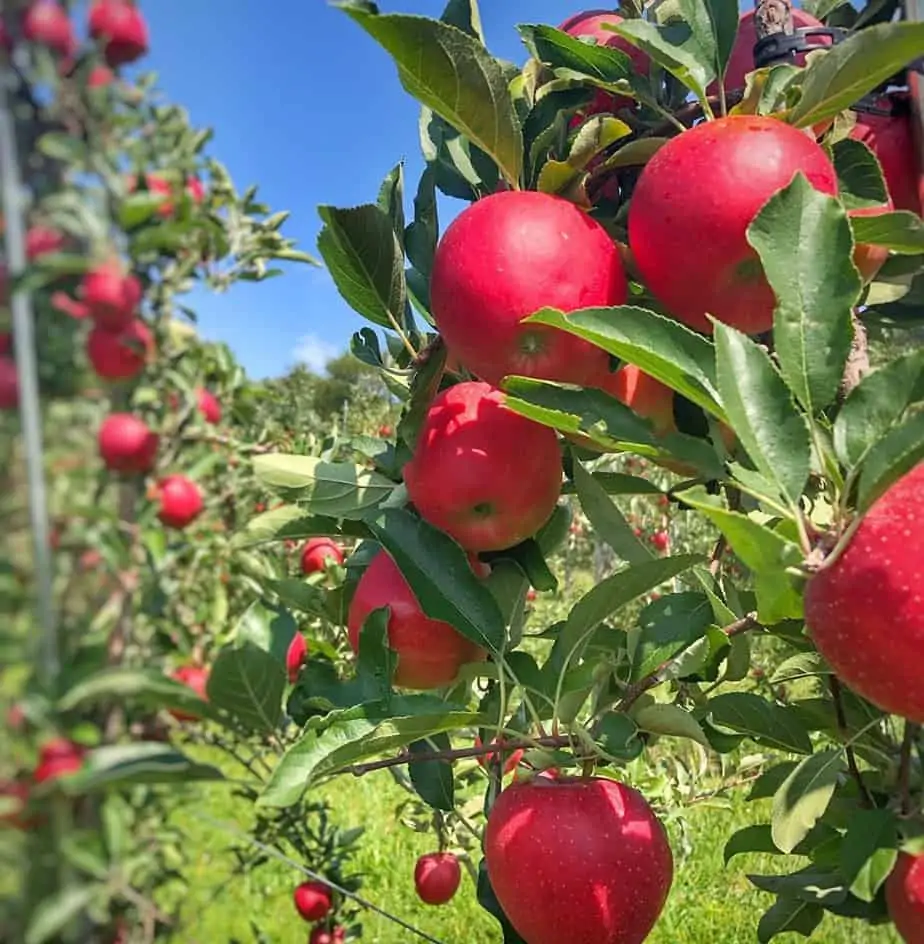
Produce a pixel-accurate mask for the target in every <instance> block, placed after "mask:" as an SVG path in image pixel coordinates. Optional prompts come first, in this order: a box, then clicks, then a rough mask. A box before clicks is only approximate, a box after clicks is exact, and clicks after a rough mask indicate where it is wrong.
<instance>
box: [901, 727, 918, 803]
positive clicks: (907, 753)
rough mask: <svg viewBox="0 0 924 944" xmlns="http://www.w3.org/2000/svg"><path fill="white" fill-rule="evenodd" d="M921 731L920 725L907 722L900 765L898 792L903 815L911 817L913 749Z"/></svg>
mask: <svg viewBox="0 0 924 944" xmlns="http://www.w3.org/2000/svg"><path fill="white" fill-rule="evenodd" d="M920 730H921V726H920V725H919V724H915V723H914V722H913V721H906V722H905V736H904V737H903V738H902V749H901V754H900V756H899V764H898V792H899V797H900V798H901V813H902V815H903V816H910V815H911V814H912V812H913V811H914V806H913V804H912V802H911V748H912V747H913V746H914V742H915V740H916V739H917V736H918V733H919V732H920Z"/></svg>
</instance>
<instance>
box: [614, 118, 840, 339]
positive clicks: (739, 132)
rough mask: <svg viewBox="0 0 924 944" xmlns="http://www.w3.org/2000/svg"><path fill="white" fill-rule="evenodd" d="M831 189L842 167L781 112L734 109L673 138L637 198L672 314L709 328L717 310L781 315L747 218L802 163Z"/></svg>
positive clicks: (723, 314) (738, 320) (759, 322)
mask: <svg viewBox="0 0 924 944" xmlns="http://www.w3.org/2000/svg"><path fill="white" fill-rule="evenodd" d="M800 172H801V173H802V174H803V175H804V176H805V177H806V179H807V180H808V182H809V184H810V185H811V186H812V187H814V188H815V189H816V190H818V191H820V192H821V193H824V194H829V195H835V194H836V193H837V174H836V173H835V170H834V166H833V165H832V164H831V161H830V159H829V157H828V155H827V154H826V153H825V151H824V150H823V149H822V148H821V147H819V145H818V144H817V143H816V142H815V141H814V140H813V139H812V138H810V137H809V136H808V135H806V134H804V133H803V132H802V131H800V130H799V129H797V128H794V127H792V125H788V124H786V123H785V122H783V121H780V120H779V119H777V118H770V117H763V116H759V115H732V116H729V117H727V118H719V119H717V120H716V121H706V122H703V123H702V124H699V125H696V126H695V127H693V128H691V129H690V130H689V131H684V132H683V133H682V134H678V135H677V136H676V137H674V138H671V139H670V140H669V141H668V142H667V144H665V145H664V146H663V147H662V148H661V149H660V150H659V151H658V152H657V154H655V156H654V157H653V158H652V159H651V160H650V161H649V162H648V163H647V164H646V165H645V169H644V170H643V171H642V173H641V176H640V177H639V180H638V184H637V185H636V188H635V191H634V192H633V195H632V202H631V204H630V205H629V216H628V229H629V246H630V248H631V250H632V254H633V257H634V259H635V264H636V267H637V269H638V271H639V273H640V275H641V277H642V281H643V282H644V283H645V285H646V286H647V287H648V289H649V290H650V291H651V292H652V293H653V294H654V295H655V296H656V297H657V298H658V299H659V300H660V301H661V303H662V304H663V305H664V306H665V307H666V308H667V309H668V311H670V313H671V314H672V315H674V316H675V317H676V318H678V319H679V320H680V321H682V322H684V323H686V324H687V325H689V326H690V327H691V328H694V329H696V330H697V331H702V332H706V333H709V334H711V333H712V330H713V328H712V323H711V322H710V321H709V319H708V318H707V317H706V314H707V313H709V314H711V315H713V316H714V317H715V318H716V319H717V320H718V321H722V322H724V323H725V324H728V325H731V326H733V327H735V328H738V329H739V330H740V331H744V332H745V333H747V334H757V333H760V332H763V331H767V330H768V329H769V328H771V327H772V325H773V309H774V307H775V298H774V294H773V290H772V289H771V288H770V284H769V283H768V282H767V278H766V276H765V275H764V272H763V268H762V267H761V265H760V259H759V257H758V255H757V252H756V251H755V250H754V249H753V247H752V246H751V245H750V243H748V241H747V228H748V226H749V225H750V224H751V222H752V221H753V219H754V217H755V216H757V214H758V212H759V211H760V210H761V208H762V207H763V206H764V204H765V203H766V202H767V200H769V199H770V197H772V196H773V195H774V194H775V193H776V192H777V191H778V190H779V189H780V188H782V187H785V186H787V185H788V184H789V183H790V182H791V181H792V179H793V177H794V176H795V175H796V174H797V173H800Z"/></svg>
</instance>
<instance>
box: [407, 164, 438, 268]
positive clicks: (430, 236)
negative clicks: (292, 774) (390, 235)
mask: <svg viewBox="0 0 924 944" xmlns="http://www.w3.org/2000/svg"><path fill="white" fill-rule="evenodd" d="M439 231H440V225H439V216H438V212H437V206H436V172H435V171H434V169H433V166H432V165H431V164H428V165H427V166H426V168H425V169H424V172H423V174H421V176H420V183H418V185H417V195H416V196H415V197H414V219H413V221H412V222H411V223H410V224H408V227H407V229H406V230H405V231H404V244H405V248H406V249H407V257H408V259H409V260H410V261H411V264H412V265H413V266H414V268H415V269H417V271H418V272H420V273H421V274H422V275H423V276H425V277H426V278H427V279H429V277H430V273H431V271H432V269H433V256H434V253H435V252H436V245H437V241H438V240H439Z"/></svg>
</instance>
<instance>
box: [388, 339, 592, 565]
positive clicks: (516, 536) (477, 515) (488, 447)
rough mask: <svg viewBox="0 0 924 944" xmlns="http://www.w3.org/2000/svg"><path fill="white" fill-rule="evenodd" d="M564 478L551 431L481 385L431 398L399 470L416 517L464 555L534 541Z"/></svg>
mask: <svg viewBox="0 0 924 944" xmlns="http://www.w3.org/2000/svg"><path fill="white" fill-rule="evenodd" d="M601 353H602V352H601ZM561 476H562V472H561V452H560V450H559V446H558V439H557V437H556V435H555V433H554V431H553V430H552V429H551V428H550V427H548V426H541V425H540V424H538V423H534V422H533V421H532V420H529V419H526V418H525V417H523V416H520V415H519V414H517V413H514V412H513V411H512V410H509V409H507V407H506V406H504V395H503V394H502V393H501V392H500V391H499V390H497V389H496V388H494V387H491V386H489V385H488V384H486V383H481V382H478V381H467V382H465V383H460V384H456V385H455V386H454V387H450V388H449V389H447V390H444V391H443V392H442V393H440V394H439V395H438V396H436V397H435V398H434V399H433V401H432V403H431V404H430V408H429V409H428V410H427V415H426V417H425V418H424V422H423V424H422V426H421V430H420V434H419V437H418V440H417V445H416V447H415V449H414V455H413V457H412V458H411V460H410V462H408V463H407V464H406V465H405V467H404V482H405V485H406V486H407V491H408V495H409V497H410V499H411V501H412V502H413V504H414V506H415V507H416V508H417V510H418V511H419V512H420V515H421V517H423V518H424V519H426V520H427V521H429V522H430V523H431V524H433V525H435V526H436V527H438V528H441V529H442V530H443V531H445V532H446V533H447V534H449V535H450V536H451V537H453V538H455V539H456V540H457V541H458V542H459V544H461V545H462V547H464V548H465V549H466V550H468V551H498V550H503V549H504V548H508V547H512V546H513V545H514V544H518V543H519V542H520V541H523V540H525V539H526V538H529V537H532V535H534V534H535V533H536V532H537V531H538V530H539V528H541V527H542V525H544V524H545V522H546V521H548V519H549V516H550V515H551V514H552V512H553V511H554V510H555V505H556V503H557V501H558V497H559V495H560V494H561Z"/></svg>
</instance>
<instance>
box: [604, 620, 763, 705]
mask: <svg viewBox="0 0 924 944" xmlns="http://www.w3.org/2000/svg"><path fill="white" fill-rule="evenodd" d="M762 628H763V627H762V626H761V624H760V623H758V622H757V614H756V613H748V614H747V615H746V616H742V617H741V619H737V620H735V622H734V623H729V624H728V626H723V627H722V632H723V633H725V635H726V636H727V637H728V638H729V639H731V638H733V637H734V636H740V635H741V634H742V633H747V632H750V631H751V630H752V629H762ZM681 655H683V653H681ZM680 657H681V656H680V655H678V656H675V657H674V658H673V659H668V660H667V662H664V663H662V664H661V665H660V666H658V668H657V669H655V671H654V672H652V673H651V674H650V675H646V676H645V678H643V679H639V680H638V681H637V682H636V683H635V684H634V685H630V686H629V687H628V688H627V689H626V691H625V694H624V695H623V696H622V698H621V699H620V701H619V704H618V705H617V706H616V710H617V711H628V710H629V708H631V707H632V706H633V705H634V704H635V703H636V702H637V701H638V700H639V698H641V697H642V695H644V694H645V692H647V691H648V690H649V689H652V688H654V687H655V686H656V685H660V684H661V682H663V681H665V679H666V678H667V673H668V672H669V671H670V670H671V669H672V668H673V667H674V666H675V665H676V664H677V661H678V660H679V659H680Z"/></svg>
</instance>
